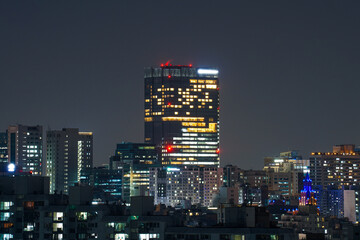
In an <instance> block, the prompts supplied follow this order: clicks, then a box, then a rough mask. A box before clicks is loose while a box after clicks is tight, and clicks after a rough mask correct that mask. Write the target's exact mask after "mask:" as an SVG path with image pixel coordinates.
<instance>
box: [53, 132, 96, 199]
mask: <svg viewBox="0 0 360 240" xmlns="http://www.w3.org/2000/svg"><path fill="white" fill-rule="evenodd" d="M46 137H47V138H46V147H47V148H46V176H49V177H50V192H51V193H55V192H58V193H59V192H62V193H65V194H67V193H68V191H69V187H70V186H73V185H75V183H78V182H81V180H82V179H85V178H87V175H86V173H87V172H89V170H90V169H91V168H92V166H93V134H92V132H79V129H78V128H63V129H62V130H49V131H47V132H46Z"/></svg>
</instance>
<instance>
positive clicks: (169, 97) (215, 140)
mask: <svg viewBox="0 0 360 240" xmlns="http://www.w3.org/2000/svg"><path fill="white" fill-rule="evenodd" d="M218 72H219V71H218V70H217V69H210V68H193V67H192V66H191V65H189V66H172V65H169V64H167V65H163V64H162V65H161V67H157V68H147V69H145V142H147V143H152V144H155V145H156V146H157V147H159V148H160V149H161V163H162V164H163V165H198V166H218V165H219V162H220V158H219V152H220V151H219V80H218Z"/></svg>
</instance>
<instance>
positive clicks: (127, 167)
mask: <svg viewBox="0 0 360 240" xmlns="http://www.w3.org/2000/svg"><path fill="white" fill-rule="evenodd" d="M157 159H158V155H157V150H156V148H155V145H153V144H148V143H131V142H128V143H125V142H124V143H120V144H117V146H116V150H115V155H114V156H113V157H111V158H110V168H111V169H112V170H122V172H123V180H122V184H123V187H122V190H123V192H122V199H123V200H124V201H126V202H129V201H130V197H131V196H140V195H141V196H144V195H149V182H150V175H149V174H150V168H151V167H154V166H155V165H156V163H157Z"/></svg>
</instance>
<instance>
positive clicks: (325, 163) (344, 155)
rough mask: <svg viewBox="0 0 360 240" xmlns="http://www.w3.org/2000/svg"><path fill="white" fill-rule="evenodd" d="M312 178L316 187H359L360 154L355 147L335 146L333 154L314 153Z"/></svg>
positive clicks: (311, 162) (312, 155)
mask: <svg viewBox="0 0 360 240" xmlns="http://www.w3.org/2000/svg"><path fill="white" fill-rule="evenodd" d="M310 177H311V179H312V180H313V183H314V185H319V186H322V187H323V188H325V189H326V187H327V186H329V185H335V186H337V187H338V188H341V186H352V185H354V186H358V185H359V184H360V152H358V151H357V150H356V149H355V145H352V144H345V145H335V146H334V147H333V151H332V152H326V153H325V152H313V153H311V157H310Z"/></svg>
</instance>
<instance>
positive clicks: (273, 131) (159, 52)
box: [0, 2, 360, 169]
mask: <svg viewBox="0 0 360 240" xmlns="http://www.w3.org/2000/svg"><path fill="white" fill-rule="evenodd" d="M0 4H1V7H0V13H1V14H0V23H2V25H3V26H4V28H3V33H4V34H3V36H4V37H3V38H2V39H1V40H0V43H1V44H2V46H5V47H4V49H3V54H2V55H1V56H0V63H1V64H0V66H1V71H0V72H1V73H0V79H1V82H2V86H3V87H4V89H6V91H3V98H4V99H11V101H8V103H9V104H11V105H9V106H11V107H7V108H6V111H5V113H4V114H3V118H1V120H0V126H2V128H3V131H5V129H6V128H7V126H8V125H12V124H16V123H20V124H24V125H43V128H44V131H46V130H47V129H48V126H50V127H51V129H61V128H64V127H75V128H80V129H82V130H84V131H92V132H94V154H95V157H94V161H95V162H94V165H99V164H101V163H106V162H107V161H108V157H109V156H110V155H111V153H112V151H113V148H114V147H115V146H116V143H120V142H122V141H126V142H142V141H143V127H142V126H143V103H142V101H143V92H142V89H143V87H142V84H143V68H144V67H146V66H151V65H152V66H158V65H159V64H160V63H162V62H166V61H167V60H172V61H171V62H172V63H173V64H190V63H191V64H193V65H196V66H204V67H208V66H211V67H216V68H218V69H219V71H220V75H219V79H220V81H221V84H220V91H221V94H220V104H221V116H220V124H221V126H220V128H221V135H220V138H221V161H222V163H221V164H222V165H224V164H228V163H231V164H236V165H238V166H241V167H243V168H254V169H260V168H262V163H263V158H264V157H266V156H274V155H275V154H276V153H278V152H281V151H287V150H292V149H295V150H299V151H300V153H301V154H302V155H303V156H309V154H310V153H311V152H313V151H322V152H325V151H328V150H330V148H329V146H332V145H335V144H342V143H356V144H357V143H360V139H359V137H358V136H357V132H358V131H359V130H360V129H359V127H358V125H357V124H356V122H357V121H358V120H359V118H360V115H359V113H357V112H356V111H355V109H356V95H357V94H356V92H355V91H356V89H357V88H358V87H359V83H358V82H357V81H356V80H357V79H358V78H359V76H360V73H359V70H357V68H356V67H357V65H358V59H357V56H358V55H359V48H358V47H357V42H358V40H359V39H360V36H359V32H358V30H357V29H358V26H359V24H358V23H359V16H358V14H357V11H356V9H357V6H358V3H355V4H354V5H355V6H354V5H353V4H346V3H336V4H326V5H325V4H321V3H312V7H311V8H309V7H308V4H306V3H302V4H294V3H277V4H273V3H267V4H265V3H263V4H265V5H261V4H256V3H235V2H234V3H232V4H230V3H227V4H220V3H216V2H211V3H208V4H206V5H204V4H200V3H191V6H192V7H190V8H189V7H188V6H189V5H187V4H186V3H182V4H180V3H178V4H176V6H177V7H176V8H171V11H167V10H168V8H167V7H168V5H166V4H161V3H152V4H150V3H146V2H143V3H141V2H139V3H137V4H140V5H141V4H143V5H141V6H143V7H142V8H139V7H138V5H137V4H136V3H127V4H124V3H108V4H105V5H102V6H101V8H98V6H97V5H96V4H88V5H86V6H84V5H82V4H77V3H72V4H68V5H67V4H63V5H61V4H60V5H56V4H52V3H48V4H46V5H43V6H42V5H36V4H33V3H23V4H24V5H22V6H20V5H17V4H16V3H0ZM144 9H146V11H145V10H144ZM148 10H150V11H148ZM185 10H186V11H185ZM200 10H201V11H200ZM221 12H226V13H227V14H226V15H225V14H222V13H221ZM181 13H184V14H185V15H184V18H178V16H179V15H180V14H181ZM173 16H176V18H175V17H173ZM209 16H216V17H213V18H209ZM303 16H307V18H306V19H304V18H303ZM149 18H151V19H152V20H153V21H152V22H150V21H149V22H145V21H144V19H149ZM44 19H46V20H47V21H44ZM164 19H165V20H164ZM166 19H168V21H166ZM184 19H186V20H184ZM205 19H206V20H205ZM298 19H301V20H298ZM223 26H226V27H223ZM164 29H166V30H164ZM169 29H174V30H173V31H170V30H169ZM129 103H131V104H129ZM334 113H338V114H334Z"/></svg>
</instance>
